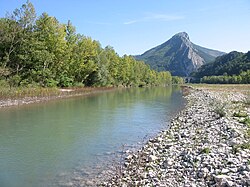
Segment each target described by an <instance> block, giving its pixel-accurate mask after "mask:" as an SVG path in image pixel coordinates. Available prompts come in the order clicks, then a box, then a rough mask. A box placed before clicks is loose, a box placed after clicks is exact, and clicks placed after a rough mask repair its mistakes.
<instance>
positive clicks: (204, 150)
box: [200, 147, 211, 154]
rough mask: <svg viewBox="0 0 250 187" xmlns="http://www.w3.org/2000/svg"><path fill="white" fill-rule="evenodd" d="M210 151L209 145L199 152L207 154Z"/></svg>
mask: <svg viewBox="0 0 250 187" xmlns="http://www.w3.org/2000/svg"><path fill="white" fill-rule="evenodd" d="M210 152H211V150H210V148H209V147H205V148H204V149H202V150H201V152H200V153H201V154H202V153H205V154H209V153H210Z"/></svg>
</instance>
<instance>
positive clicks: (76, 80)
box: [0, 1, 177, 87]
mask: <svg viewBox="0 0 250 187" xmlns="http://www.w3.org/2000/svg"><path fill="white" fill-rule="evenodd" d="M0 80H2V81H3V80H4V81H6V82H7V83H8V84H9V85H10V86H29V85H37V86H43V87H54V86H59V87H69V86H79V85H81V86H126V87H127V86H148V85H166V84H171V81H172V76H171V74H170V72H156V71H154V70H151V69H150V67H149V66H148V65H146V64H145V63H144V62H142V61H136V60H135V59H134V58H133V57H132V56H127V55H124V56H122V57H120V56H119V55H118V54H117V53H116V52H115V50H114V49H113V48H112V47H110V46H107V47H105V48H102V47H101V44H100V43H99V42H98V41H96V40H93V39H92V38H90V37H87V36H84V35H82V34H79V33H76V29H75V27H74V26H73V25H72V23H71V21H68V22H67V23H66V24H63V23H60V22H59V21H58V20H57V19H56V18H55V17H53V16H50V15H48V14H47V13H43V14H42V15H41V16H39V17H37V16H36V12H35V8H34V6H33V4H32V3H31V2H29V1H27V2H26V4H24V5H22V7H21V8H20V9H16V10H15V11H14V12H13V13H11V14H9V15H6V16H5V17H4V18H0ZM175 80H177V79H175Z"/></svg>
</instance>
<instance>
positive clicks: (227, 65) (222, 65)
mask: <svg viewBox="0 0 250 187" xmlns="http://www.w3.org/2000/svg"><path fill="white" fill-rule="evenodd" d="M249 69H250V51H249V52H247V53H245V54H244V53H240V52H236V51H233V52H231V53H229V54H226V55H223V56H220V57H217V58H216V60H215V61H214V62H211V63H208V64H205V65H203V66H201V67H200V69H199V70H198V71H197V72H196V73H193V77H195V80H200V82H201V83H208V84H249V83H250V70H249Z"/></svg>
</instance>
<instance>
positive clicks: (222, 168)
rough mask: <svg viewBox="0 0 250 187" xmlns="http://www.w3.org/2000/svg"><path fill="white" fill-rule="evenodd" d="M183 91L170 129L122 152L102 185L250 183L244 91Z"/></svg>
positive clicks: (249, 110) (249, 125) (248, 109)
mask: <svg viewBox="0 0 250 187" xmlns="http://www.w3.org/2000/svg"><path fill="white" fill-rule="evenodd" d="M218 89H220V91H218ZM188 91H189V94H188V95H187V96H185V97H186V99H187V101H188V104H187V106H186V109H185V110H183V111H182V112H181V113H180V114H179V115H178V116H177V117H176V118H175V119H173V120H172V122H171V127H170V128H169V129H168V130H165V131H162V132H161V133H160V134H159V135H158V136H157V137H155V138H153V139H150V140H149V141H148V142H147V143H146V145H145V146H143V147H142V148H141V149H140V150H138V151H137V152H135V153H131V154H128V156H127V157H126V159H125V163H124V166H122V167H120V168H119V169H118V170H117V171H116V172H115V173H113V174H112V177H111V178H109V179H108V180H107V181H106V182H103V183H102V184H101V185H102V186H249V185H250V150H249V149H250V118H249V116H250V101H249V96H247V95H246V94H249V90H248V89H247V90H246V92H245V90H244V91H243V92H241V91H240V90H238V91H237V89H232V88H230V87H229V89H224V90H221V86H219V87H218V86H217V89H215V88H214V87H213V89H208V88H207V87H198V88H197V87H196V88H194V87H192V88H189V90H188ZM186 92H187V90H186ZM247 92H248V93H247ZM99 185H100V184H99Z"/></svg>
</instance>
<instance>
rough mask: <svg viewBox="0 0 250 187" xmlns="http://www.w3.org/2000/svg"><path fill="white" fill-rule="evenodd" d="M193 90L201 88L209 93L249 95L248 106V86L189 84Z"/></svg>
mask: <svg viewBox="0 0 250 187" xmlns="http://www.w3.org/2000/svg"><path fill="white" fill-rule="evenodd" d="M190 85H191V86H192V87H194V88H203V89H206V90H211V91H218V92H220V91H230V92H241V93H244V94H246V95H249V97H248V98H249V99H247V103H249V104H250V84H190Z"/></svg>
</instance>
